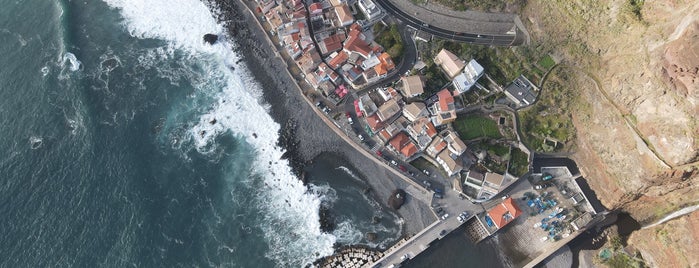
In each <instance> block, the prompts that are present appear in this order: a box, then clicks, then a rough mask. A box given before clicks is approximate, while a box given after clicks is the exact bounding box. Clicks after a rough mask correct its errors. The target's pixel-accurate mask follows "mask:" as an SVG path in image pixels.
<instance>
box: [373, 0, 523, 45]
mask: <svg viewBox="0 0 699 268" xmlns="http://www.w3.org/2000/svg"><path fill="white" fill-rule="evenodd" d="M376 2H377V3H378V4H379V5H380V6H381V7H382V8H383V9H384V10H386V11H387V12H388V13H390V14H391V15H393V16H394V17H396V18H397V19H399V20H400V21H401V22H403V23H406V24H407V25H409V26H410V27H413V28H415V29H417V30H420V31H424V32H428V33H430V34H433V35H435V36H437V37H440V38H443V39H449V40H453V41H457V42H466V43H472V44H479V45H496V46H512V45H517V44H515V39H516V38H517V36H516V35H514V34H513V35H509V34H508V35H496V34H475V33H464V32H455V31H450V30H446V29H443V28H439V27H436V26H433V25H429V24H427V23H425V22H423V21H421V20H419V19H418V18H415V17H413V16H411V15H409V14H408V13H406V12H404V11H403V10H401V9H399V8H398V7H396V6H395V5H394V4H393V3H391V2H390V1H388V0H377V1H376Z"/></svg>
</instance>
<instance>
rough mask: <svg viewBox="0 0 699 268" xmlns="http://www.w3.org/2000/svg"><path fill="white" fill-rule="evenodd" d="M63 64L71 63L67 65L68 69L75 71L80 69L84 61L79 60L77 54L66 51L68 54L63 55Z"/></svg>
mask: <svg viewBox="0 0 699 268" xmlns="http://www.w3.org/2000/svg"><path fill="white" fill-rule="evenodd" d="M62 64H63V65H64V66H66V64H70V65H68V66H67V67H68V69H70V70H71V71H73V72H75V71H77V70H80V65H81V64H82V63H81V62H80V61H79V60H78V58H76V57H75V55H74V54H73V53H70V52H68V53H66V54H64V55H63V62H62Z"/></svg>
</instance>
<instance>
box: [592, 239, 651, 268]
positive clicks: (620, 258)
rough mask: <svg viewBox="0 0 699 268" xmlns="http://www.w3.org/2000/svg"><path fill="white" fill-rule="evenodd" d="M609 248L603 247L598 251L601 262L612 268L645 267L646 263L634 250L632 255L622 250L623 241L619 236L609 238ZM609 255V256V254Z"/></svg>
mask: <svg viewBox="0 0 699 268" xmlns="http://www.w3.org/2000/svg"><path fill="white" fill-rule="evenodd" d="M609 244H610V245H611V246H612V248H611V249H609V248H605V249H603V250H602V251H601V252H600V258H601V259H602V263H604V264H605V265H607V266H609V267H612V268H643V267H647V266H646V263H645V262H644V261H643V259H642V258H641V257H640V254H639V253H638V252H636V253H635V254H634V256H631V255H629V253H626V251H625V250H624V242H623V241H622V240H621V237H619V236H613V237H612V238H610V239H609ZM610 255H611V256H610Z"/></svg>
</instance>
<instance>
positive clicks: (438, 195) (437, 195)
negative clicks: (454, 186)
mask: <svg viewBox="0 0 699 268" xmlns="http://www.w3.org/2000/svg"><path fill="white" fill-rule="evenodd" d="M434 197H436V198H439V199H442V198H444V196H443V195H442V194H438V193H435V194H434Z"/></svg>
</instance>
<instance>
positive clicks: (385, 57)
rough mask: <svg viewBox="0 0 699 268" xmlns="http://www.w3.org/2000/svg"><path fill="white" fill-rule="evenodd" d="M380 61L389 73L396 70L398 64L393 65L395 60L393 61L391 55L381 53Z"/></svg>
mask: <svg viewBox="0 0 699 268" xmlns="http://www.w3.org/2000/svg"><path fill="white" fill-rule="evenodd" d="M379 60H381V63H383V64H384V65H386V69H387V70H389V71H390V70H393V69H394V68H396V64H395V63H393V59H391V55H388V53H381V55H379Z"/></svg>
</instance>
